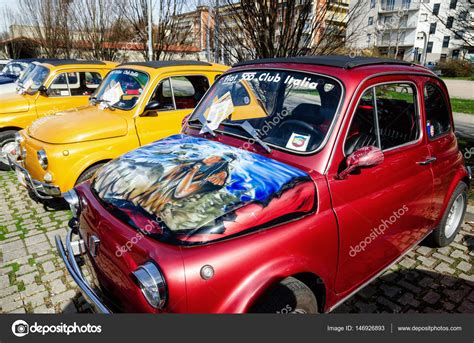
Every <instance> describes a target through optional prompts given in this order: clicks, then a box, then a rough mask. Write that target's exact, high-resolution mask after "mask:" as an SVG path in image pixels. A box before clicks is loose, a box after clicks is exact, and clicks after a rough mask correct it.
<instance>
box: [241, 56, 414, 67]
mask: <svg viewBox="0 0 474 343" xmlns="http://www.w3.org/2000/svg"><path fill="white" fill-rule="evenodd" d="M265 63H297V64H314V65H321V66H327V67H337V68H344V69H351V68H357V67H362V66H369V65H377V64H392V65H411V64H412V63H411V62H406V61H400V60H394V59H387V58H376V57H363V56H356V57H350V56H340V55H327V56H298V57H283V58H263V59H259V60H252V61H243V62H239V63H236V64H234V65H233V66H234V67H240V66H245V65H251V64H265Z"/></svg>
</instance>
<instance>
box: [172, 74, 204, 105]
mask: <svg viewBox="0 0 474 343" xmlns="http://www.w3.org/2000/svg"><path fill="white" fill-rule="evenodd" d="M171 84H172V87H173V94H174V100H175V103H176V109H178V110H180V109H188V108H194V107H196V105H197V104H198V102H199V101H200V100H201V98H202V97H203V95H204V94H205V93H206V92H207V90H208V89H209V81H208V79H207V78H206V77H204V76H175V77H172V78H171Z"/></svg>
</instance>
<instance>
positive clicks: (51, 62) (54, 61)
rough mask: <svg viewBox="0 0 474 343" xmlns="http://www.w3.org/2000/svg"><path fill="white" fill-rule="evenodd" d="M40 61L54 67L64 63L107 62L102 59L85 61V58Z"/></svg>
mask: <svg viewBox="0 0 474 343" xmlns="http://www.w3.org/2000/svg"><path fill="white" fill-rule="evenodd" d="M40 62H42V63H47V64H49V65H52V66H54V67H59V66H64V65H69V64H88V65H91V64H96V65H107V63H106V62H103V61H86V60H74V59H67V60H62V59H48V60H45V61H40Z"/></svg>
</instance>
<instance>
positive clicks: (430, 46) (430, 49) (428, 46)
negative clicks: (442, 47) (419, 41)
mask: <svg viewBox="0 0 474 343" xmlns="http://www.w3.org/2000/svg"><path fill="white" fill-rule="evenodd" d="M426 52H427V53H428V54H431V53H432V52H433V42H428V44H427V45H426Z"/></svg>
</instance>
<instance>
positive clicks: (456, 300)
mask: <svg viewBox="0 0 474 343" xmlns="http://www.w3.org/2000/svg"><path fill="white" fill-rule="evenodd" d="M473 295H474V283H473V282H470V281H468V280H465V279H462V278H460V277H457V276H455V275H446V274H441V273H437V272H435V271H429V270H424V269H400V270H397V271H393V270H389V271H387V272H385V273H384V274H383V275H382V276H380V277H379V278H377V279H376V280H374V281H373V282H372V283H370V284H369V285H368V286H367V287H365V288H363V289H362V290H361V291H359V292H358V293H357V294H355V295H354V296H353V297H352V298H350V299H349V300H347V301H346V302H345V303H343V304H342V305H341V306H340V307H339V308H337V309H336V310H335V311H334V312H336V313H348V312H349V313H474V297H473Z"/></svg>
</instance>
